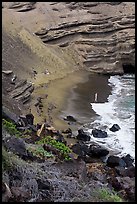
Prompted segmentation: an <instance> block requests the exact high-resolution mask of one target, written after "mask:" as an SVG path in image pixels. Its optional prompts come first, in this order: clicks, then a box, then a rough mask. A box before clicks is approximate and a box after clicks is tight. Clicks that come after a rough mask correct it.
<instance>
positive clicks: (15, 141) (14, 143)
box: [4, 136, 28, 157]
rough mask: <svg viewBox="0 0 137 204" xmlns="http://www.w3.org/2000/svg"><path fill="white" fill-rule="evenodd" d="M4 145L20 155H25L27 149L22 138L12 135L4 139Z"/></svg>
mask: <svg viewBox="0 0 137 204" xmlns="http://www.w3.org/2000/svg"><path fill="white" fill-rule="evenodd" d="M4 146H5V147H6V148H7V149H8V150H9V151H11V152H13V153H15V154H18V155H19V156H21V157H24V156H27V155H28V154H27V150H26V147H25V143H24V141H23V139H21V138H16V137H14V136H12V137H8V138H6V139H5V140H4Z"/></svg>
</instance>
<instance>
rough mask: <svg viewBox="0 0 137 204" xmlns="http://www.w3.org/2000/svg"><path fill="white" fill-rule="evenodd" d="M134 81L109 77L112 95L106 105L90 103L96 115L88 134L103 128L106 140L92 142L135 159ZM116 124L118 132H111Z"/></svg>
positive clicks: (119, 77)
mask: <svg viewBox="0 0 137 204" xmlns="http://www.w3.org/2000/svg"><path fill="white" fill-rule="evenodd" d="M134 83H135V82H134V79H127V78H122V76H111V77H110V79H109V85H110V86H112V94H111V95H110V96H109V97H108V102H106V103H99V102H97V103H91V106H92V109H93V110H94V111H95V112H96V114H97V115H98V116H97V117H96V119H95V121H94V122H93V123H92V124H90V126H89V129H88V132H89V133H91V132H92V129H93V128H99V129H102V128H104V130H105V131H107V133H108V137H107V138H103V139H102V138H100V139H99V138H94V137H93V136H91V139H92V140H95V141H96V142H98V143H103V144H104V145H105V146H107V147H108V148H110V149H112V150H114V149H116V150H118V152H119V155H121V156H123V155H126V154H130V155H131V156H132V157H133V158H135V87H134V85H135V84H134ZM113 124H118V125H119V126H120V128H121V129H120V130H119V131H117V132H112V131H110V130H109V128H110V127H111V126H112V125H113Z"/></svg>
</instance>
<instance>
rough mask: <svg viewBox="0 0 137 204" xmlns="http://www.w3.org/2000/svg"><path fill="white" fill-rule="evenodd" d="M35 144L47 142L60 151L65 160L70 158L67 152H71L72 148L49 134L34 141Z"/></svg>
mask: <svg viewBox="0 0 137 204" xmlns="http://www.w3.org/2000/svg"><path fill="white" fill-rule="evenodd" d="M36 144H49V145H51V146H53V147H55V148H56V149H58V150H59V151H60V153H61V154H62V156H63V158H64V160H66V161H68V160H71V157H70V156H69V153H71V152H72V150H71V149H70V148H69V147H67V146H66V145H65V144H63V143H62V142H58V141H56V140H55V139H53V138H52V137H51V136H46V137H45V138H42V139H41V140H40V141H38V142H36Z"/></svg>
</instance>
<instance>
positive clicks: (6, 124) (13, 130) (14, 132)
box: [2, 119, 21, 137]
mask: <svg viewBox="0 0 137 204" xmlns="http://www.w3.org/2000/svg"><path fill="white" fill-rule="evenodd" d="M2 125H3V126H4V128H5V129H6V130H7V131H8V132H9V134H11V135H15V136H16V137H20V136H21V132H19V131H18V130H17V128H16V125H14V124H13V123H12V122H9V121H7V120H5V119H2Z"/></svg>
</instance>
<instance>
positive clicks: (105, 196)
mask: <svg viewBox="0 0 137 204" xmlns="http://www.w3.org/2000/svg"><path fill="white" fill-rule="evenodd" d="M97 194H98V198H99V199H101V200H102V201H106V202H124V201H123V199H122V198H120V197H119V195H118V194H117V193H116V192H115V191H112V192H110V191H109V190H107V189H105V188H103V189H100V190H99V191H98V192H97Z"/></svg>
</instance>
